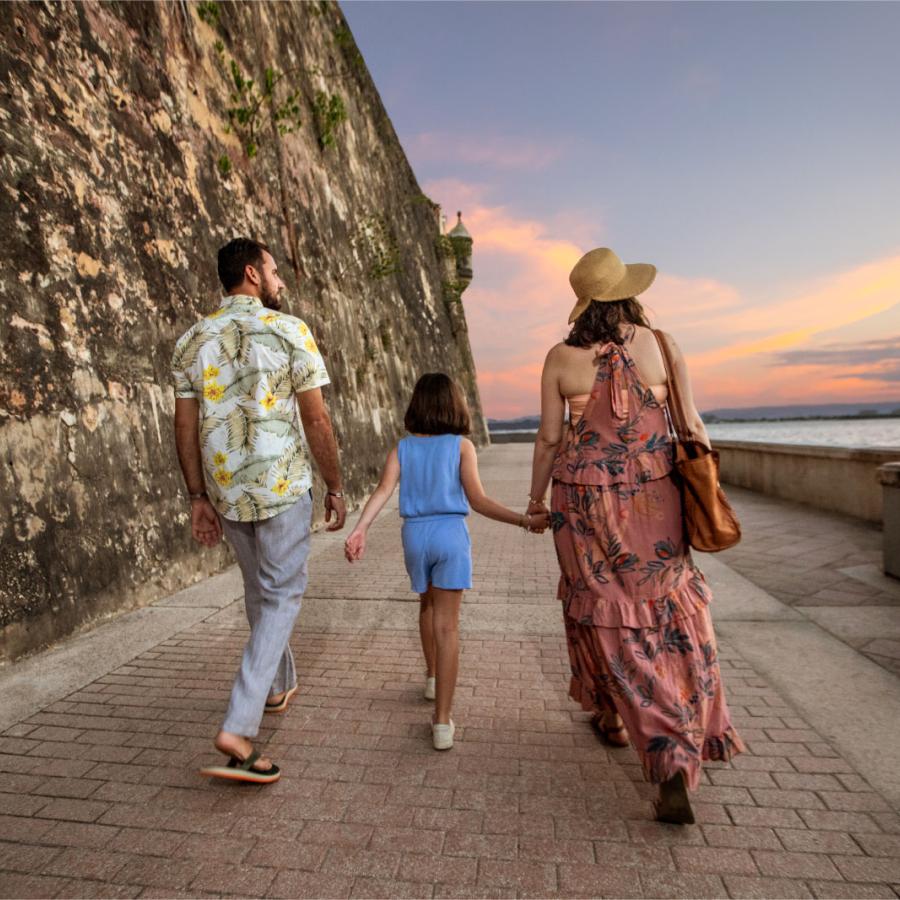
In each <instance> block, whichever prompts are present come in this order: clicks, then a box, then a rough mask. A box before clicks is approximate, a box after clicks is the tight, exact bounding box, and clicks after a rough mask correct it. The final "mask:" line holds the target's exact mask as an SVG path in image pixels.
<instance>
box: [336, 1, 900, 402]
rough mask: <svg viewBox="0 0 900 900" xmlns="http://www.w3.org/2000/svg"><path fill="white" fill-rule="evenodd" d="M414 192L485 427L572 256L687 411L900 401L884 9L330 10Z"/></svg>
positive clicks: (514, 383) (895, 163) (898, 110)
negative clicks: (602, 279) (614, 303)
mask: <svg viewBox="0 0 900 900" xmlns="http://www.w3.org/2000/svg"><path fill="white" fill-rule="evenodd" d="M343 9H344V12H345V14H346V16H347V18H348V21H349V23H350V26H351V28H352V29H353V32H354V36H355V37H356V40H357V43H358V44H359V47H360V49H361V50H362V52H363V55H364V56H365V58H366V62H367V63H368V66H369V69H370V70H371V72H372V75H373V77H374V79H375V83H376V84H377V86H378V88H379V90H380V92H381V96H382V98H383V100H384V103H385V105H386V106H387V109H388V112H389V114H390V116H391V119H392V121H393V123H394V126H395V128H396V130H397V133H398V135H399V137H400V140H401V142H402V143H403V146H404V148H405V150H406V152H407V155H408V156H409V158H410V161H411V162H412V165H413V168H414V170H415V172H416V174H417V176H418V178H419V182H420V184H421V185H422V187H423V189H424V191H425V192H426V193H427V194H428V195H429V196H431V197H432V198H433V199H435V200H437V201H438V202H439V203H441V204H442V205H443V207H444V210H445V212H446V213H447V217H448V220H449V224H453V220H454V219H455V211H456V210H457V209H461V210H462V211H463V219H464V221H465V222H466V225H467V226H468V228H469V230H470V231H471V233H472V236H473V238H474V240H475V253H474V269H475V280H474V281H473V283H472V286H471V287H470V288H469V290H468V291H467V292H466V293H465V295H464V301H465V306H466V313H467V317H468V321H469V328H470V332H471V339H472V348H473V351H474V354H475V361H476V364H477V366H478V372H479V384H480V388H481V395H482V401H483V404H484V408H485V412H486V413H487V415H488V416H491V417H494V418H508V417H513V416H518V415H528V414H532V413H536V412H538V409H539V394H538V386H539V379H540V370H541V365H542V362H543V358H544V355H545V354H546V351H547V350H548V349H549V347H550V346H551V345H552V344H553V343H555V342H556V341H558V340H560V339H561V338H562V337H564V336H565V333H566V317H567V314H568V312H569V309H570V308H571V306H572V304H573V302H574V297H573V295H572V294H571V289H570V288H569V284H568V273H569V270H570V269H571V267H572V265H573V264H574V263H575V261H576V260H577V259H578V257H579V256H580V255H581V254H582V253H583V252H585V251H586V250H589V249H591V248H592V247H596V246H609V247H612V248H613V249H614V250H616V252H617V253H619V255H620V256H622V258H623V259H624V260H625V261H626V262H652V263H654V264H655V265H656V266H657V267H658V268H659V272H660V274H659V276H658V278H657V280H656V283H655V284H654V285H653V287H652V288H651V289H650V290H649V291H648V292H647V293H646V294H644V295H643V296H642V300H643V301H644V302H645V305H646V306H647V307H648V309H649V311H650V312H651V314H652V317H653V320H654V322H655V323H656V324H658V325H659V326H660V327H661V328H663V329H665V330H667V331H670V332H671V333H673V334H674V335H675V337H676V339H677V340H678V342H679V343H680V345H681V346H682V348H683V349H684V351H685V353H686V354H687V356H688V361H689V364H690V368H691V371H692V375H693V379H694V389H695V394H696V396H697V400H698V404H699V406H700V408H701V409H712V408H715V407H721V406H752V405H757V404H772V403H799V402H806V401H812V402H830V401H835V402H839V401H874V400H890V401H893V400H895V399H900V3H863V2H859V3H665V4H660V3H622V4H620V3H561V2H554V3H534V2H532V3H513V2H506V3H444V2H432V3H425V2H421V3H393V2H380V3H372V2H345V3H344V4H343Z"/></svg>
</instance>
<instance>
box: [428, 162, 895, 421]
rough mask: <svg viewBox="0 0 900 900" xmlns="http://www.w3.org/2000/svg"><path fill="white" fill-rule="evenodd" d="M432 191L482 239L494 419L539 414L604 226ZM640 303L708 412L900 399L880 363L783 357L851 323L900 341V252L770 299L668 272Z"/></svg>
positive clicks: (443, 187)
mask: <svg viewBox="0 0 900 900" xmlns="http://www.w3.org/2000/svg"><path fill="white" fill-rule="evenodd" d="M425 189H426V192H427V193H428V194H429V195H430V196H432V197H434V198H435V199H436V200H438V201H439V202H442V203H444V204H445V209H448V210H454V209H458V208H459V209H462V210H463V219H464V221H465V223H466V225H467V227H468V228H469V231H470V232H471V233H472V236H473V238H474V242H475V245H474V260H473V263H474V269H475V277H474V281H473V282H472V285H471V286H470V287H469V289H468V290H467V291H466V293H465V295H464V297H463V300H464V303H465V307H466V316H467V319H468V322H469V333H470V337H471V341H472V350H473V353H474V356H475V362H476V366H477V368H478V380H479V386H480V389H481V395H482V402H483V405H484V409H485V412H486V413H487V415H488V416H490V417H492V418H512V417H515V416H522V415H531V414H535V413H537V412H538V411H539V405H540V372H541V367H542V364H543V360H544V357H545V355H546V353H547V351H548V350H549V348H550V347H551V346H553V344H555V343H557V342H558V341H560V340H561V339H562V338H563V337H564V336H565V334H566V332H567V330H568V328H567V325H566V318H567V316H568V313H569V310H570V309H571V306H572V304H573V303H574V297H573V296H572V294H571V289H570V288H569V283H568V276H569V271H570V270H571V268H572V266H573V265H574V263H575V262H576V261H577V260H578V258H579V257H580V255H581V254H582V252H584V250H586V249H589V246H588V244H589V243H590V244H591V245H593V246H598V245H601V244H603V243H605V234H604V231H605V229H604V227H603V223H602V222H597V223H596V224H593V225H591V223H585V222H584V221H583V220H579V222H578V223H577V224H578V225H579V227H578V228H577V229H574V228H573V229H572V230H571V231H570V229H569V228H568V227H566V226H565V225H564V224H563V223H564V221H565V217H559V219H558V220H554V221H551V222H550V223H549V224H547V223H543V222H540V221H537V220H535V219H530V218H526V217H520V216H517V215H515V214H514V213H513V212H511V211H510V210H509V209H508V208H507V207H503V206H496V205H491V204H490V202H488V199H487V198H488V188H486V187H485V186H483V185H477V184H469V183H466V182H461V181H455V180H444V181H438V182H432V183H430V184H428V185H426V186H425ZM571 233H577V237H578V243H575V242H574V241H573V240H572V239H571V238H570V237H569V235H570V234H571ZM588 239H590V240H588ZM641 299H642V300H643V301H644V303H645V306H646V307H647V309H648V311H649V312H650V313H651V316H652V321H653V322H654V324H656V325H658V327H660V328H663V329H664V330H666V331H669V332H671V333H672V334H674V335H675V337H676V339H677V340H678V342H679V344H680V345H681V347H682V349H683V350H684V352H685V355H686V357H687V359H688V364H689V368H690V371H691V375H692V381H693V387H694V393H695V395H696V398H697V402H698V405H699V406H700V407H701V408H702V409H703V408H706V409H709V408H713V407H715V406H750V405H757V404H762V403H772V402H783V403H792V402H805V401H812V400H821V401H824V402H827V401H830V400H834V401H839V400H842V399H843V400H854V399H871V400H875V399H879V398H885V399H892V398H893V397H896V396H897V393H898V384H897V381H896V379H894V381H893V382H891V381H890V379H888V378H887V376H885V380H884V381H879V380H878V377H877V375H878V371H879V369H878V365H877V364H876V363H874V362H873V363H871V364H867V365H862V366H856V367H849V368H848V367H843V368H840V369H835V367H834V366H822V365H810V366H806V365H791V366H785V365H773V362H774V359H775V357H774V354H775V353H777V352H783V351H786V350H793V349H796V348H807V347H815V346H816V342H817V341H821V340H823V338H824V337H825V336H827V334H828V333H829V332H832V340H833V333H834V332H835V330H836V329H838V330H840V329H844V328H848V327H850V326H852V327H853V328H854V332H855V336H856V338H857V339H863V338H865V337H866V336H871V337H883V336H885V331H884V329H885V327H891V326H890V322H891V321H893V322H894V325H895V328H894V330H895V332H896V333H897V334H900V304H898V300H900V255H898V256H892V257H888V258H886V259H881V260H875V261H873V262H870V263H867V264H865V265H861V266H858V267H856V268H853V269H851V270H848V271H846V272H841V273H837V274H834V275H830V276H828V277H827V278H825V277H823V278H821V279H816V280H815V281H812V282H810V283H808V284H806V285H802V284H801V285H799V286H794V288H793V289H792V290H790V291H789V292H788V291H783V290H782V291H777V290H774V289H773V292H772V294H771V295H769V296H765V297H748V296H744V295H742V294H741V292H740V291H739V290H738V289H737V288H736V287H735V286H733V285H729V284H727V283H724V282H721V281H718V280H716V279H712V278H687V277H684V276H680V275H678V274H672V273H668V272H663V273H661V274H660V275H659V277H658V278H657V280H656V282H655V284H654V285H653V287H652V288H651V289H650V291H648V292H647V294H645V295H644V296H643V297H642V298H641ZM895 305H896V306H897V308H898V313H897V315H896V317H895V318H894V319H893V320H890V317H888V322H887V323H886V321H885V311H888V310H889V309H890V308H891V307H892V306H895ZM874 317H878V318H877V320H876V319H875V318H874ZM870 318H872V319H873V322H872V323H871V324H870V325H868V326H867V324H866V323H867V320H868V319H870ZM876 321H877V325H876V324H875V323H876ZM867 328H870V329H871V332H872V333H871V334H869V333H868V332H867Z"/></svg>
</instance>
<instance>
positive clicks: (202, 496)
mask: <svg viewBox="0 0 900 900" xmlns="http://www.w3.org/2000/svg"><path fill="white" fill-rule="evenodd" d="M188 497H189V498H190V499H191V500H192V501H193V500H203V499H206V500H208V499H209V494H207V493H206V491H200V492H199V493H196V494H188Z"/></svg>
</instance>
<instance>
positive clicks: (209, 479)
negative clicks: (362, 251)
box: [172, 294, 329, 522]
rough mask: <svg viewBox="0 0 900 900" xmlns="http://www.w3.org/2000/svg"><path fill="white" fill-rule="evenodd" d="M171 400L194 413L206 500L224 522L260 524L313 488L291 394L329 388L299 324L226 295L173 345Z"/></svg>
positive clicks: (321, 364)
mask: <svg viewBox="0 0 900 900" xmlns="http://www.w3.org/2000/svg"><path fill="white" fill-rule="evenodd" d="M172 375H173V378H174V381H175V396H176V398H189V399H195V400H197V401H199V404H200V452H201V455H202V458H203V468H204V471H205V474H206V489H207V491H208V493H209V496H210V500H211V501H212V503H213V505H214V506H215V507H216V509H217V510H218V511H219V513H220V514H221V515H222V516H224V517H225V518H226V519H232V520H235V521H238V522H259V521H261V520H263V519H268V518H271V517H272V516H275V515H278V513H280V512H283V511H284V510H285V509H287V508H288V507H289V506H290V505H291V504H292V503H294V502H295V501H296V500H297V499H299V498H300V497H301V496H302V495H303V494H304V493H306V491H308V490H309V489H310V487H312V469H311V467H310V461H309V448H308V446H307V444H306V438H305V436H304V434H303V426H302V425H301V423H300V415H299V409H298V407H297V401H296V398H295V396H294V395H295V393H302V392H303V391H308V390H312V389H313V388H317V387H321V386H322V385H325V384H328V383H329V378H328V373H327V372H326V371H325V364H324V362H323V361H322V357H321V355H320V353H319V350H318V348H317V347H316V342H315V340H313V336H312V334H311V333H310V330H309V328H308V327H307V325H306V323H305V322H302V321H301V320H300V319H297V318H294V316H289V315H285V314H284V313H280V312H275V311H273V310H270V309H266V308H265V307H264V306H263V305H262V303H261V302H260V300H258V299H257V298H256V297H250V296H245V295H242V294H235V295H232V296H230V297H225V298H224V300H223V301H222V306H221V307H220V308H219V309H218V310H216V311H215V312H214V313H212V314H210V315H208V316H206V317H205V318H203V319H201V320H200V321H199V322H197V323H196V324H195V325H194V326H193V327H192V328H191V329H189V330H188V331H187V332H186V333H185V334H183V335H182V336H181V338H180V339H179V340H178V343H177V344H176V345H175V352H174V354H173V356H172Z"/></svg>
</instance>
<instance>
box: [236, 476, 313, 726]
mask: <svg viewBox="0 0 900 900" xmlns="http://www.w3.org/2000/svg"><path fill="white" fill-rule="evenodd" d="M311 523H312V493H311V492H309V491H307V493H305V494H304V495H303V496H302V497H300V499H298V500H297V502H296V503H294V504H293V505H292V506H290V507H289V508H288V509H286V510H285V511H284V512H282V513H279V514H278V515H277V516H272V518H270V519H263V520H262V521H261V522H232V521H230V520H228V519H223V520H222V526H223V528H224V531H225V537H226V538H227V540H228V543H229V544H231V547H232V549H233V550H234V554H235V556H236V557H237V561H238V565H239V566H240V567H241V574H242V575H243V576H244V606H245V607H246V610H247V620H248V622H249V623H250V638H249V640H248V641H247V645H246V646H245V647H244V655H243V657H242V658H241V667H240V669H239V670H238V673H237V676H236V677H235V679H234V687H233V688H232V689H231V700H230V701H229V703H228V712H227V713H226V714H225V721H224V722H223V724H222V731H227V732H229V734H240V735H243V736H244V737H256V735H257V734H258V733H259V723H260V722H261V721H262V717H263V712H264V711H265V704H266V698H267V697H268V696H270V695H271V694H279V693H281V692H282V691H287V690H290V689H291V688H292V687H293V686H294V685H295V684H296V683H297V672H296V669H295V668H294V655H293V654H292V653H291V648H290V646H289V645H288V640H289V638H290V636H291V629H292V628H293V627H294V620H295V619H296V618H297V613H299V612H300V601H301V599H302V598H303V592H304V591H305V590H306V582H307V567H306V562H307V559H308V558H309V549H310V528H311Z"/></svg>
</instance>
